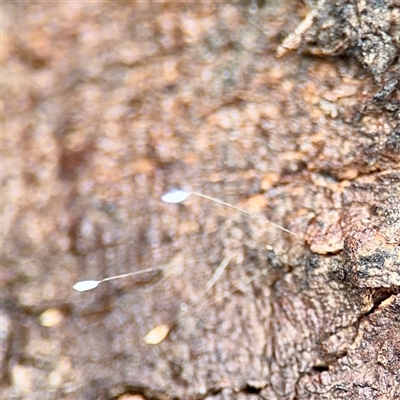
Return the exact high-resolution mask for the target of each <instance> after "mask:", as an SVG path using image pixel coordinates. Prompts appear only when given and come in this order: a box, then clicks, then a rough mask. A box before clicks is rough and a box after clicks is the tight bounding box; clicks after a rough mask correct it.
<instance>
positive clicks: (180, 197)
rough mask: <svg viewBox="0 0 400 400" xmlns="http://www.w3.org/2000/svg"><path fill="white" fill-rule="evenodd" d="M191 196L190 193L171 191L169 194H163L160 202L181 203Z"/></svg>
mask: <svg viewBox="0 0 400 400" xmlns="http://www.w3.org/2000/svg"><path fill="white" fill-rule="evenodd" d="M190 195H191V193H190V192H185V191H184V190H179V189H177V190H171V191H170V192H167V193H165V194H164V195H163V196H162V197H161V200H162V201H165V202H166V203H181V202H182V201H185V200H186V199H187V198H188V197H189V196H190Z"/></svg>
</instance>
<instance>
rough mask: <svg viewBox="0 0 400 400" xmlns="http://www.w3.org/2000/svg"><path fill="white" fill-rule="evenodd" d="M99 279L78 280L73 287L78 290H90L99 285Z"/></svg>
mask: <svg viewBox="0 0 400 400" xmlns="http://www.w3.org/2000/svg"><path fill="white" fill-rule="evenodd" d="M99 283H100V281H80V282H77V283H75V285H74V286H73V288H74V289H75V290H77V291H78V292H85V291H86V290H92V289H94V288H96V287H97V286H99Z"/></svg>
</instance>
